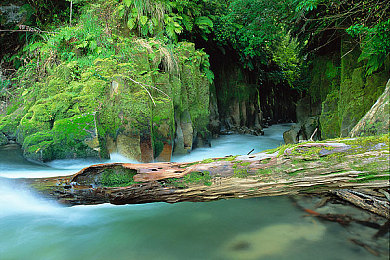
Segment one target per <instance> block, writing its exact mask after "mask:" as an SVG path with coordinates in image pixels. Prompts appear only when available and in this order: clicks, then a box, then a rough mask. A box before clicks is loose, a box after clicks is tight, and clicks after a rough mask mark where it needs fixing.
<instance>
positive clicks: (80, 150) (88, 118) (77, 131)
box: [52, 114, 107, 159]
mask: <svg viewBox="0 0 390 260" xmlns="http://www.w3.org/2000/svg"><path fill="white" fill-rule="evenodd" d="M98 124H99V123H98V121H97V119H96V117H95V114H84V115H79V116H74V117H71V118H66V119H61V120H58V121H56V122H55V123H54V126H53V130H52V133H53V155H54V158H56V159H65V158H88V157H94V158H102V157H103V156H102V154H104V155H106V154H107V153H106V152H105V151H101V150H102V148H105V147H101V144H100V143H99V137H98V135H99V133H98V127H97V125H98ZM102 152H103V153H102Z"/></svg>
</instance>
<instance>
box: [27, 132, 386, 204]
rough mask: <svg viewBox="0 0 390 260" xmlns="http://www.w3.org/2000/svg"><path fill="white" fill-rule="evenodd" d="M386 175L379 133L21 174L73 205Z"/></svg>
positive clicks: (376, 182)
mask: <svg viewBox="0 0 390 260" xmlns="http://www.w3.org/2000/svg"><path fill="white" fill-rule="evenodd" d="M389 178H390V176H389V135H388V134H387V135H383V136H380V137H368V138H367V137H366V138H356V139H344V140H342V139H339V140H331V141H326V142H310V143H301V144H295V145H285V146H281V147H279V148H278V149H275V150H273V151H268V152H263V153H258V154H254V155H244V156H230V157H225V158H215V159H207V160H203V161H199V162H193V163H147V164H128V163H109V164H98V165H92V166H90V167H87V168H84V169H82V170H81V171H79V172H78V173H76V174H75V175H73V176H66V177H55V178H40V179H24V180H23V181H24V182H27V183H28V184H29V185H31V186H32V187H34V188H35V189H36V190H38V191H40V192H42V193H44V194H46V195H48V196H49V197H52V198H55V199H57V200H60V201H61V202H63V203H65V204H70V205H78V204H100V203H112V204H135V203H147V202H159V201H160V202H161V201H163V202H169V203H174V202H181V201H193V202H199V201H212V200H218V199H228V198H249V197H261V196H276V195H288V194H298V193H322V192H328V191H331V190H338V189H351V190H352V189H359V188H381V189H384V190H386V189H388V188H389ZM386 203H387V204H386ZM386 203H385V204H386V205H387V209H388V208H389V207H388V201H387V202H386Z"/></svg>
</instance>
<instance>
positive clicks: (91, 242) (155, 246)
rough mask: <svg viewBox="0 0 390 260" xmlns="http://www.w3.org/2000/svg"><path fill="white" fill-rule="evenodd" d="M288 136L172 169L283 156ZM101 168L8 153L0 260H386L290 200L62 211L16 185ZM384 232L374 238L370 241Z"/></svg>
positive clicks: (222, 145) (216, 146) (226, 148)
mask: <svg viewBox="0 0 390 260" xmlns="http://www.w3.org/2000/svg"><path fill="white" fill-rule="evenodd" d="M288 127H289V126H288V125H275V126H272V127H270V128H267V129H265V135H264V136H259V137H255V136H247V135H230V136H222V137H220V138H219V139H217V140H213V141H212V147H211V148H200V149H196V150H194V151H193V152H192V153H191V154H188V155H185V156H178V157H175V158H173V160H174V161H195V160H201V159H204V158H210V157H221V156H225V155H230V154H246V153H248V152H249V151H251V150H252V149H255V151H254V152H260V151H262V150H265V149H270V148H275V147H276V146H278V145H280V144H281V143H283V140H282V133H283V131H285V130H286V129H287V128H288ZM123 160H124V158H121V157H120V156H118V157H114V158H113V159H111V161H123ZM93 163H96V162H94V161H88V160H62V161H54V162H52V163H50V164H48V165H37V164H33V163H31V162H28V161H26V160H24V159H23V157H22V155H21V151H20V148H19V147H18V146H16V145H8V146H4V147H0V259H2V260H11V259H30V260H34V259H37V260H38V259H39V260H43V259H56V260H57V259H58V260H62V259H64V260H65V259H66V260H68V259H73V260H75V259H80V260H81V259H82V260H85V259H271V260H272V259H289V260H290V259H316V260H318V259H354V260H358V259H386V258H387V256H383V255H382V256H380V257H375V256H373V255H372V254H370V253H369V252H368V251H367V250H365V249H363V248H362V247H359V246H357V245H355V244H353V243H351V242H350V240H349V238H350V237H352V236H353V235H354V234H353V232H352V233H351V232H349V231H347V230H346V229H345V228H343V227H341V226H340V225H339V224H337V223H331V222H327V223H325V222H320V221H318V220H317V219H314V218H313V217H310V216H305V214H304V213H303V212H302V211H301V210H299V209H298V208H297V207H295V206H294V205H293V203H292V202H291V200H290V199H289V198H288V197H273V198H257V199H245V200H244V199H236V200H224V201H215V202H207V203H189V202H185V203H178V204H167V203H151V204H143V205H125V206H113V205H108V204H105V205H99V206H75V207H63V206H61V205H58V204H57V203H55V202H53V201H47V200H44V199H42V198H40V197H38V196H37V195H35V194H33V193H32V192H30V191H27V190H26V189H23V187H20V186H15V185H14V184H13V183H12V178H17V177H40V176H42V177H43V176H58V175H67V174H71V173H74V172H76V171H78V170H79V169H81V168H82V167H84V166H86V165H90V164H93ZM357 228H359V227H357ZM370 232H371V233H370ZM375 232H376V230H372V231H370V230H368V231H367V236H371V235H372V234H375ZM384 239H385V240H383V241H382V242H383V243H386V238H384ZM387 241H388V240H387Z"/></svg>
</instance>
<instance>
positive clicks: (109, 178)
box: [98, 167, 137, 187]
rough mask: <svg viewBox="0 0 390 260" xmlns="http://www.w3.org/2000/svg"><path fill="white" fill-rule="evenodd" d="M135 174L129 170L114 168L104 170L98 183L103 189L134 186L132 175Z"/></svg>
mask: <svg viewBox="0 0 390 260" xmlns="http://www.w3.org/2000/svg"><path fill="white" fill-rule="evenodd" d="M136 173H137V172H136V171H135V170H131V169H125V168H122V167H116V168H113V169H105V170H104V172H103V173H101V174H100V177H99V180H98V182H100V185H101V186H104V187H127V186H131V185H133V184H135V183H136V182H134V179H133V177H134V175H135V174H136Z"/></svg>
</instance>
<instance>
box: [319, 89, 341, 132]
mask: <svg viewBox="0 0 390 260" xmlns="http://www.w3.org/2000/svg"><path fill="white" fill-rule="evenodd" d="M338 100H339V93H338V91H333V92H331V93H330V94H328V96H327V97H326V100H325V101H324V102H323V103H322V112H321V116H320V130H321V137H322V139H329V138H335V137H339V135H340V122H339V121H340V120H339V117H338V110H337V109H338Z"/></svg>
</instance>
